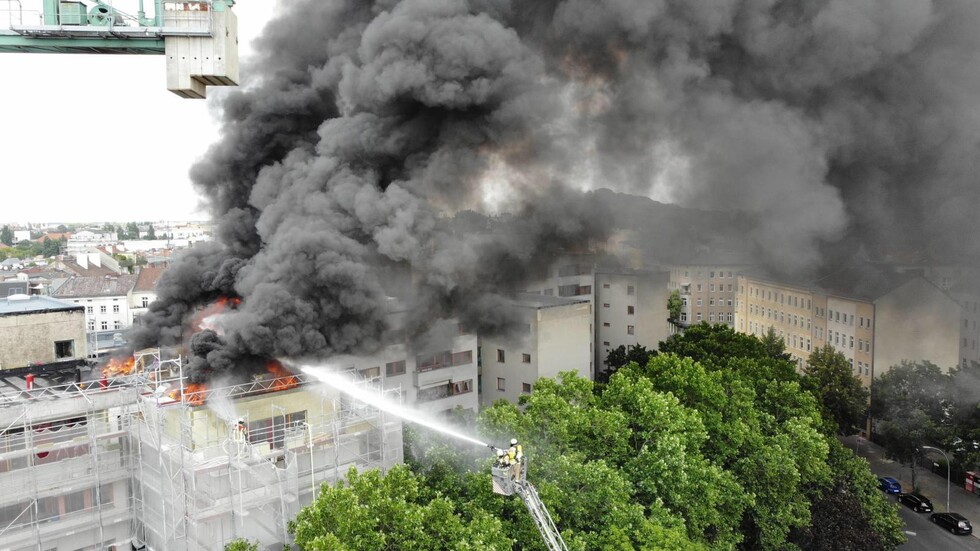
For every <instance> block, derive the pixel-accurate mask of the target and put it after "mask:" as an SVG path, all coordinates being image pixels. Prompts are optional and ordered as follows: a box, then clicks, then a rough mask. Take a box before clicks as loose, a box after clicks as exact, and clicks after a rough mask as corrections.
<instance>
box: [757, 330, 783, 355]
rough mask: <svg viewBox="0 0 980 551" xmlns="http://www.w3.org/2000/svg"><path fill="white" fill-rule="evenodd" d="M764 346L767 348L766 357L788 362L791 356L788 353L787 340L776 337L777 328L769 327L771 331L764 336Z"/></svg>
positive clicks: (762, 339)
mask: <svg viewBox="0 0 980 551" xmlns="http://www.w3.org/2000/svg"><path fill="white" fill-rule="evenodd" d="M759 340H760V341H762V346H763V348H765V351H766V355H767V356H769V357H770V358H777V359H781V360H788V359H789V358H790V355H789V354H787V353H786V339H784V338H782V337H780V336H777V335H776V328H774V327H773V326H771V325H770V326H769V330H768V331H766V334H765V335H763V336H762V338H761V339H759Z"/></svg>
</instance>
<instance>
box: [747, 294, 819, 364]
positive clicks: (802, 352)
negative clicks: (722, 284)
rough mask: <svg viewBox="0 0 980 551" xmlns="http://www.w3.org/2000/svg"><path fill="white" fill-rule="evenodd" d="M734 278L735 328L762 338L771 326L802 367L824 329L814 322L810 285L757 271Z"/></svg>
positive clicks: (815, 346) (812, 295)
mask: <svg viewBox="0 0 980 551" xmlns="http://www.w3.org/2000/svg"><path fill="white" fill-rule="evenodd" d="M737 279H738V283H737V285H738V298H737V299H736V300H735V323H734V324H733V325H734V327H735V330H736V331H738V332H740V333H748V334H750V335H755V336H757V337H760V338H761V337H762V336H763V335H765V334H766V332H767V331H768V330H769V328H770V327H771V328H773V330H774V331H775V332H776V334H777V335H778V336H779V337H782V338H783V340H784V342H785V343H786V352H788V353H789V354H790V355H791V356H792V359H793V361H795V362H796V363H797V365H798V366H800V367H802V366H803V363H804V362H805V361H806V359H807V358H809V357H810V353H811V352H812V351H813V350H814V349H815V348H819V347H820V343H819V342H817V341H818V338H822V334H823V331H824V330H823V329H822V328H821V327H818V326H814V323H813V320H814V311H815V309H816V310H817V311H819V306H816V307H815V306H814V294H813V292H812V291H811V289H810V288H809V287H807V286H806V285H799V284H789V283H781V282H779V281H776V280H772V279H767V278H765V277H762V276H759V275H740V276H738V278H737ZM825 302H826V301H825V300H824V304H825Z"/></svg>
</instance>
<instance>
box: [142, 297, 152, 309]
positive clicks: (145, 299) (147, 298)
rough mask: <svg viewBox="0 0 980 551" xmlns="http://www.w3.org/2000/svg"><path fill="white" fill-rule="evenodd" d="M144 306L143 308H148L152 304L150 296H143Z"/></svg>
mask: <svg viewBox="0 0 980 551" xmlns="http://www.w3.org/2000/svg"><path fill="white" fill-rule="evenodd" d="M142 306H143V308H147V307H149V306H150V297H143V302H142Z"/></svg>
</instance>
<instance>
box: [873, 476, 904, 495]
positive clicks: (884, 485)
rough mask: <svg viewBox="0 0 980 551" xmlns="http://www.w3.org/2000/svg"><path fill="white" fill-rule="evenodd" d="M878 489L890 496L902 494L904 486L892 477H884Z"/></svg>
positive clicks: (880, 479) (879, 480) (880, 480)
mask: <svg viewBox="0 0 980 551" xmlns="http://www.w3.org/2000/svg"><path fill="white" fill-rule="evenodd" d="M878 487H879V488H881V489H882V490H883V491H885V492H887V493H889V494H900V493H902V485H901V484H900V483H899V482H898V481H897V480H895V479H894V478H892V477H890V476H882V477H880V478H879V479H878Z"/></svg>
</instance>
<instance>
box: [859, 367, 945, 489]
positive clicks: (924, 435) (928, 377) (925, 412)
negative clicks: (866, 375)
mask: <svg viewBox="0 0 980 551" xmlns="http://www.w3.org/2000/svg"><path fill="white" fill-rule="evenodd" d="M948 384H949V379H948V377H947V376H946V375H944V374H943V372H942V370H941V369H940V368H939V367H938V366H937V365H935V364H933V363H930V362H902V363H901V364H900V365H896V366H892V367H891V369H889V370H888V371H886V372H885V373H884V374H882V375H881V376H879V377H877V379H876V380H875V385H874V396H873V397H872V402H871V414H872V416H873V417H874V418H875V420H876V425H877V436H878V442H879V443H880V444H881V445H882V446H884V448H885V450H886V452H887V453H888V454H889V455H890V456H892V457H894V458H897V459H898V460H900V461H902V462H903V463H908V464H909V466H910V468H911V471H912V485H913V486H914V485H915V481H916V468H915V467H916V465H915V456H916V454H917V453H918V448H919V446H922V445H931V444H934V443H937V442H943V441H944V440H946V439H947V438H948V434H949V431H948V430H947V429H946V427H944V421H945V420H946V418H947V416H946V409H947V407H948V403H949V402H948V400H947V396H948Z"/></svg>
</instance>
